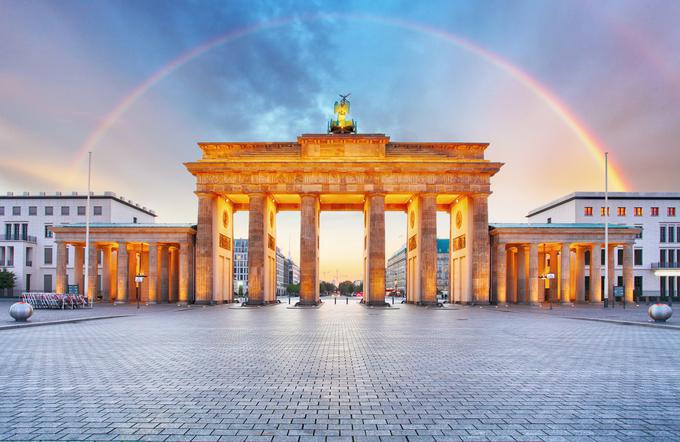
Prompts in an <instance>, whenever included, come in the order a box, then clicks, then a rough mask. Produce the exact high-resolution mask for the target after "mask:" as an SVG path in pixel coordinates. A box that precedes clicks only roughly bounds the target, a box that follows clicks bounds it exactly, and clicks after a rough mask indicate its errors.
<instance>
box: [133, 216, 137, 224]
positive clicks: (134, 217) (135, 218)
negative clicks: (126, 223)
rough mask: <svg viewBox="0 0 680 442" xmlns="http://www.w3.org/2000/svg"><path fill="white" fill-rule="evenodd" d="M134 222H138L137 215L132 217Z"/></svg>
mask: <svg viewBox="0 0 680 442" xmlns="http://www.w3.org/2000/svg"><path fill="white" fill-rule="evenodd" d="M132 223H133V224H137V217H136V216H133V217H132Z"/></svg>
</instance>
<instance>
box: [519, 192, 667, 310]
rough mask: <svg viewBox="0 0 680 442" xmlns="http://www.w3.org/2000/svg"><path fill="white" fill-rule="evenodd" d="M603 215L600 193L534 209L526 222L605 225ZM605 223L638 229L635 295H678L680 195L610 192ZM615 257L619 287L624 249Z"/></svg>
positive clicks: (574, 196) (571, 196)
mask: <svg viewBox="0 0 680 442" xmlns="http://www.w3.org/2000/svg"><path fill="white" fill-rule="evenodd" d="M605 210H606V209H605V202H604V193H603V192H575V193H571V194H569V195H565V196H563V197H561V198H558V199H557V200H555V201H551V202H549V203H548V204H545V205H543V206H541V207H538V208H536V209H534V210H532V211H531V212H529V214H528V215H527V218H528V220H529V222H530V223H603V222H604V219H605ZM609 223H612V224H624V225H629V226H634V227H638V228H639V229H640V234H639V236H638V237H637V238H636V239H635V243H634V245H633V258H634V269H633V275H634V282H633V284H634V288H635V293H636V294H637V295H642V296H664V297H665V296H668V295H671V296H674V297H677V296H679V295H680V273H678V271H679V270H680V192H610V193H609ZM613 255H614V268H615V273H614V278H615V283H616V284H617V285H623V278H624V275H623V261H624V249H623V248H622V247H616V248H615V249H613ZM602 259H604V258H602ZM659 273H661V275H659Z"/></svg>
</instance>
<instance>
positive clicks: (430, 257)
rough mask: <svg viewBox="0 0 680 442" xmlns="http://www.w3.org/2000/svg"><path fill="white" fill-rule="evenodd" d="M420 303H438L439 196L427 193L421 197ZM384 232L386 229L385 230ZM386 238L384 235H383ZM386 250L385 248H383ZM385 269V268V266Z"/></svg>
mask: <svg viewBox="0 0 680 442" xmlns="http://www.w3.org/2000/svg"><path fill="white" fill-rule="evenodd" d="M420 203H421V205H420V210H421V212H420V216H421V224H420V234H421V241H420V247H421V249H420V258H421V259H420V271H421V279H420V284H421V289H420V301H421V302H422V303H423V304H436V303H437V195H435V194H433V193H426V194H422V195H421V196H420ZM383 231H384V228H383ZM383 238H384V234H383ZM383 244H384V241H383ZM383 250H384V247H383ZM383 268H384V266H383Z"/></svg>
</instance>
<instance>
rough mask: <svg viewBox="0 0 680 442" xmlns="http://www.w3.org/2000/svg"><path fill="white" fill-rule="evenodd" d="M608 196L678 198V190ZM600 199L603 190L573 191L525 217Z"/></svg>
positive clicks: (625, 198) (602, 196) (616, 193)
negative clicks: (576, 201) (577, 201)
mask: <svg viewBox="0 0 680 442" xmlns="http://www.w3.org/2000/svg"><path fill="white" fill-rule="evenodd" d="M608 198H609V199H610V200H680V192H609V195H608ZM602 199H604V192H573V193H570V194H567V195H564V196H563V197H560V198H557V199H556V200H554V201H550V202H549V203H547V204H544V205H542V206H540V207H538V208H536V209H533V210H530V211H529V214H528V215H527V217H529V216H534V215H538V214H539V213H541V212H545V211H546V210H550V209H552V208H553V207H557V206H560V205H562V204H566V203H568V202H570V201H573V200H602Z"/></svg>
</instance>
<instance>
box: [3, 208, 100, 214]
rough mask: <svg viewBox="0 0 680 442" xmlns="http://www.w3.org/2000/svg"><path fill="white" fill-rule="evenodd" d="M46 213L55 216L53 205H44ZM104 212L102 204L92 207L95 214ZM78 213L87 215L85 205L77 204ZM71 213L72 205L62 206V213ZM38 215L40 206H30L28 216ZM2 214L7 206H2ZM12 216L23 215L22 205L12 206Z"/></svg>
mask: <svg viewBox="0 0 680 442" xmlns="http://www.w3.org/2000/svg"><path fill="white" fill-rule="evenodd" d="M44 209H45V210H44V215H45V216H53V215H54V207H53V206H45V207H44ZM102 212H103V209H102V206H93V207H92V213H93V214H94V215H95V216H101V215H102ZM76 213H77V214H78V215H81V216H85V206H77V207H76ZM70 214H71V207H70V206H61V215H62V216H69V215H70ZM37 215H38V206H28V216H37ZM0 216H5V208H4V207H2V206H0ZM12 216H21V206H14V207H12Z"/></svg>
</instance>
